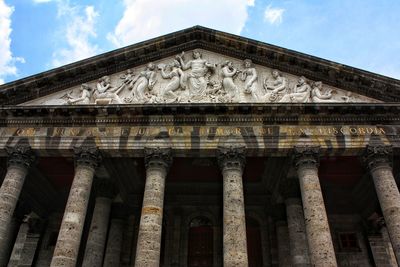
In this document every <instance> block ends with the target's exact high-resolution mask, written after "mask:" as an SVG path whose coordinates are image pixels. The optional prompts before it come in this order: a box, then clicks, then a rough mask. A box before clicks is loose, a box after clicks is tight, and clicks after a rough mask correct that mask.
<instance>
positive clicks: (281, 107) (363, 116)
mask: <svg viewBox="0 0 400 267" xmlns="http://www.w3.org/2000/svg"><path fill="white" fill-rule="evenodd" d="M399 112H400V105H398V104H388V103H383V104H354V105H349V104H346V103H344V104H290V105H289V104H286V105H285V104H178V105H175V104H165V105H159V104H158V105H120V106H118V105H110V106H48V107H41V106H29V107H22V106H15V107H1V108H0V114H1V116H0V127H11V126H20V125H35V126H37V127H40V126H49V125H51V126H90V125H109V124H110V125H112V124H118V125H162V124H174V125H185V124H191V125H193V124H196V125H205V124H207V125H213V124H220V125H223V124H246V123H263V124H278V123H279V124H297V123H303V124H321V123H324V124H346V123H348V124H352V123H353V124H396V125H397V124H399V122H400V116H399V115H398V114H399Z"/></svg>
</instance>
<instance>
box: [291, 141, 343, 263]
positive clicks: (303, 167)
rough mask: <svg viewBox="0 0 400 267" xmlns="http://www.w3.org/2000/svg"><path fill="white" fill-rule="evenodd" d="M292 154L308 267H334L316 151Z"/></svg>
mask: <svg viewBox="0 0 400 267" xmlns="http://www.w3.org/2000/svg"><path fill="white" fill-rule="evenodd" d="M294 150H295V158H294V163H295V167H296V169H297V175H298V177H299V181H300V190H301V197H302V200H303V209H304V218H305V224H306V232H307V241H308V246H309V251H310V261H311V265H312V266H315V267H320V266H321V267H336V266H337V262H336V257H335V250H334V248H333V243H332V237H331V233H330V230H329V223H328V217H327V215H326V210H325V204H324V199H323V197H322V191H321V186H320V184H319V178H318V164H319V148H318V147H295V149H294Z"/></svg>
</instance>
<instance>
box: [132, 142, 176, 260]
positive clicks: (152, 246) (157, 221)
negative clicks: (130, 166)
mask: <svg viewBox="0 0 400 267" xmlns="http://www.w3.org/2000/svg"><path fill="white" fill-rule="evenodd" d="M145 163H146V184H145V189H144V196H143V204H142V213H141V217H140V224H139V234H138V241H137V246H136V258H135V266H136V267H158V266H159V265H160V249H161V230H162V218H163V206H164V188H165V178H166V176H167V172H168V168H169V166H170V165H171V163H172V157H171V151H170V149H160V148H148V149H145Z"/></svg>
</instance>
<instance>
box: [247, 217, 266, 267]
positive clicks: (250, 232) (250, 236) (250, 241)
mask: <svg viewBox="0 0 400 267" xmlns="http://www.w3.org/2000/svg"><path fill="white" fill-rule="evenodd" d="M246 236H247V255H248V258H249V267H262V266H263V258H262V245H261V231H260V225H259V224H258V222H257V221H256V220H254V219H253V218H250V217H247V218H246Z"/></svg>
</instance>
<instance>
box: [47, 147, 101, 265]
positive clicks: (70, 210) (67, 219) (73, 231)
mask: <svg viewBox="0 0 400 267" xmlns="http://www.w3.org/2000/svg"><path fill="white" fill-rule="evenodd" d="M99 160H100V155H99V153H98V151H97V150H96V149H93V148H89V149H86V148H81V149H79V150H77V157H76V163H77V166H76V170H75V176H74V180H73V182H72V186H71V190H70V192H69V197H68V201H67V205H66V207H65V212H64V217H63V219H62V223H61V228H60V232H59V234H58V239H57V244H56V247H55V249H54V255H53V259H52V261H51V265H50V266H52V267H56V266H57V267H60V266H70V267H73V266H75V265H76V261H77V257H78V253H79V245H80V241H81V236H82V230H83V226H84V223H85V217H86V212H87V205H88V202H89V196H90V191H91V187H92V182H93V175H94V172H95V167H97V165H98V163H99Z"/></svg>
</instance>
